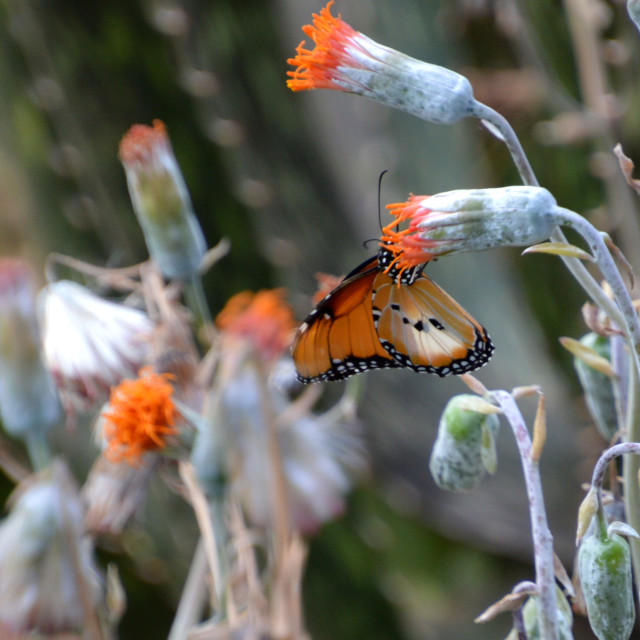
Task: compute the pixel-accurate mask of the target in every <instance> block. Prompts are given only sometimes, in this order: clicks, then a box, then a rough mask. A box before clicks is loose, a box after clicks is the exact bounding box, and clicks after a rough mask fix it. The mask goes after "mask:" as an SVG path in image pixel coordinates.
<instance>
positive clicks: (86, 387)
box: [40, 280, 153, 412]
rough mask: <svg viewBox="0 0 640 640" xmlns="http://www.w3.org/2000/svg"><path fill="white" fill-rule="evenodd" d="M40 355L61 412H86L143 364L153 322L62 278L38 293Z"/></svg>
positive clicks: (140, 313)
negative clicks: (55, 387) (57, 392)
mask: <svg viewBox="0 0 640 640" xmlns="http://www.w3.org/2000/svg"><path fill="white" fill-rule="evenodd" d="M40 311H41V316H42V330H43V343H44V357H45V361H46V363H47V366H48V368H49V370H50V371H51V373H52V375H53V377H54V380H55V381H56V384H57V385H58V388H59V389H60V393H61V396H62V399H63V402H64V404H65V406H66V408H67V409H68V410H69V411H70V412H73V411H74V410H75V409H81V410H89V409H92V408H94V407H96V406H97V405H98V403H99V402H101V401H103V400H104V398H105V397H106V396H107V394H108V393H109V389H110V388H111V386H112V385H114V384H117V383H118V382H120V380H122V379H123V378H125V377H126V376H130V375H134V374H135V372H136V371H137V370H138V369H139V368H140V367H141V366H142V365H143V364H144V362H145V360H146V358H147V354H148V349H149V340H150V337H151V333H152V331H153V323H152V322H151V320H150V319H149V318H148V317H147V315H146V314H145V313H143V312H142V311H139V310H138V309H133V308H131V307H127V306H125V305H123V304H119V303H116V302H110V301H108V300H105V299H103V298H101V297H99V296H97V295H96V294H95V293H93V292H92V291H90V290H89V289H86V288H85V287H82V286H81V285H79V284H76V283H75V282H70V281H68V280H61V281H59V282H54V283H51V284H49V285H47V286H46V287H45V288H44V289H43V290H42V292H41V293H40Z"/></svg>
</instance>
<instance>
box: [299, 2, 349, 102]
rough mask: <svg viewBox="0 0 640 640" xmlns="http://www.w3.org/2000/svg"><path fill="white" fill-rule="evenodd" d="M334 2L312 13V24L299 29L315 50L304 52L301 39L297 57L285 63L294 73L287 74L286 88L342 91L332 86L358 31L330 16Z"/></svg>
mask: <svg viewBox="0 0 640 640" xmlns="http://www.w3.org/2000/svg"><path fill="white" fill-rule="evenodd" d="M332 4H333V0H331V2H329V3H328V4H327V6H326V7H325V8H324V9H322V10H321V11H320V14H317V13H314V14H313V24H312V25H311V24H308V25H305V26H304V27H302V30H303V31H304V32H305V33H306V34H307V35H308V36H309V37H310V38H311V39H312V40H313V41H314V42H315V45H316V46H315V48H314V49H313V50H311V49H305V42H304V40H303V41H302V42H301V43H300V44H299V45H298V48H297V49H296V57H295V58H289V59H288V60H287V62H288V63H289V64H291V65H293V66H294V67H296V70H295V71H287V75H288V76H289V80H287V86H288V87H289V88H290V89H291V90H292V91H303V90H304V89H344V87H342V86H340V85H337V84H336V83H335V81H334V80H335V78H336V76H339V71H338V66H339V65H341V64H344V63H345V61H346V62H347V63H348V60H349V55H348V54H347V53H345V47H346V46H348V45H349V44H350V42H351V38H352V37H353V36H355V35H357V33H358V32H357V31H355V29H353V28H352V27H350V26H349V25H348V24H347V23H346V22H344V21H343V20H342V19H341V18H340V15H338V16H337V17H334V16H332V15H331V5H332Z"/></svg>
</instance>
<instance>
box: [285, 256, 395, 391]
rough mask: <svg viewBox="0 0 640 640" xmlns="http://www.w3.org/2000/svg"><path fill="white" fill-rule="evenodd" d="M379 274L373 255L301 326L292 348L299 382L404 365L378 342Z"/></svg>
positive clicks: (315, 380)
mask: <svg viewBox="0 0 640 640" xmlns="http://www.w3.org/2000/svg"><path fill="white" fill-rule="evenodd" d="M379 275H380V271H379V269H378V260H377V258H376V257H374V258H371V259H369V260H367V261H366V262H364V263H363V264H362V265H360V266H359V267H358V268H356V269H355V270H354V271H352V272H351V273H350V274H349V275H348V276H347V277H346V278H345V279H344V280H343V281H342V282H341V283H340V284H339V285H338V286H337V287H336V288H335V289H333V291H331V292H330V293H329V294H328V295H327V296H326V297H325V298H324V300H322V301H321V302H320V303H319V304H318V305H317V307H316V308H315V309H314V310H313V311H312V312H311V314H310V315H309V316H308V317H307V319H306V320H305V321H304V323H303V324H302V326H301V327H300V328H299V329H298V332H297V333H296V336H295V338H294V341H293V346H292V356H293V361H294V364H295V367H296V371H297V372H298V379H299V380H300V381H301V382H305V383H307V382H317V381H319V380H343V379H344V378H347V377H349V376H351V375H354V374H356V373H360V372H362V371H367V370H368V369H381V368H385V367H400V366H402V365H401V364H400V363H399V362H398V361H397V360H396V359H395V358H394V357H393V356H392V355H391V354H390V353H388V352H387V351H386V350H385V349H384V348H383V346H382V344H381V343H380V340H379V339H378V335H377V333H376V328H375V325H374V320H373V310H372V306H371V301H372V290H373V283H374V281H375V280H376V278H377V277H378V276H379Z"/></svg>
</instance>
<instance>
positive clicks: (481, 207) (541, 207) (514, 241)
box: [380, 186, 558, 269]
mask: <svg viewBox="0 0 640 640" xmlns="http://www.w3.org/2000/svg"><path fill="white" fill-rule="evenodd" d="M387 209H389V210H390V213H391V215H393V216H394V217H395V220H394V221H393V222H391V223H390V224H388V225H387V226H386V227H384V228H383V230H382V238H381V241H380V245H381V246H382V247H384V248H386V249H388V250H389V251H391V252H392V253H393V254H394V256H395V260H394V261H393V262H392V263H391V265H390V267H391V266H394V265H395V266H396V267H397V268H399V269H409V268H411V267H415V266H417V265H420V264H424V263H426V262H429V261H430V260H433V259H434V258H437V257H439V256H443V255H446V254H448V253H453V252H461V251H483V250H485V249H493V248H496V247H520V246H528V245H531V244H536V243H539V242H542V241H544V240H547V239H548V238H549V236H550V235H551V233H552V231H553V229H554V228H555V227H556V226H557V224H558V217H557V215H556V212H557V209H558V206H557V204H556V201H555V199H554V197H553V196H552V195H551V194H550V193H549V192H548V191H547V190H546V189H543V188H541V187H529V186H512V187H499V188H493V189H457V190H455V191H446V192H444V193H439V194H437V195H433V196H414V195H412V196H411V197H410V198H409V199H408V200H407V201H406V202H398V203H394V204H389V205H387ZM405 221H409V226H408V227H407V228H405V229H403V230H398V229H397V225H398V224H399V223H401V222H405Z"/></svg>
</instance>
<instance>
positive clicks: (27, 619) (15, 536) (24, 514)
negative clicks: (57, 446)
mask: <svg viewBox="0 0 640 640" xmlns="http://www.w3.org/2000/svg"><path fill="white" fill-rule="evenodd" d="M83 516H84V514H83V509H82V504H81V501H80V498H79V496H78V493H77V491H76V488H75V487H74V486H73V482H72V480H71V478H70V476H69V473H68V471H67V470H66V468H65V467H64V466H63V465H62V463H60V462H56V463H55V464H54V465H53V467H52V468H50V469H47V470H46V471H45V472H43V473H41V474H40V476H39V477H36V478H29V479H28V480H27V481H25V484H24V486H21V487H19V488H18V490H17V492H16V494H15V495H14V497H13V507H12V509H11V513H10V515H9V516H8V517H7V518H5V519H4V520H3V521H2V523H1V524H0V636H2V637H5V635H3V633H2V632H3V630H4V631H5V632H12V633H18V632H25V633H26V632H29V631H40V632H43V633H62V632H65V631H74V630H77V629H78V628H81V627H82V626H83V623H84V621H85V614H86V611H85V610H83V607H82V605H81V602H82V600H83V597H84V599H85V600H88V601H89V603H91V604H92V605H95V604H97V600H98V597H99V596H100V587H99V583H98V578H97V574H96V571H95V567H94V565H93V559H92V553H91V548H90V546H89V545H88V543H89V541H88V539H86V538H84V537H83ZM81 594H82V595H81Z"/></svg>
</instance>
